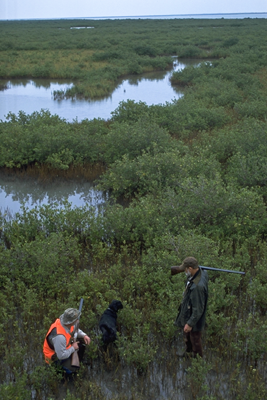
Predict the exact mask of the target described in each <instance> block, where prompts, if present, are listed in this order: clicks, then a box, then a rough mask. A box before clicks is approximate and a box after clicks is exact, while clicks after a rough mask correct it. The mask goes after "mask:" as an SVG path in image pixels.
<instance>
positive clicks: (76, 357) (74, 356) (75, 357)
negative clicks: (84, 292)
mask: <svg viewBox="0 0 267 400" xmlns="http://www.w3.org/2000/svg"><path fill="white" fill-rule="evenodd" d="M82 306H83V298H81V301H80V306H79V311H80V312H81V311H82ZM78 330H79V319H78V321H77V322H76V324H75V328H74V332H73V343H75V342H77V335H78ZM71 366H72V367H76V368H79V367H80V359H79V355H78V350H75V351H74V352H73V353H72V356H71Z"/></svg>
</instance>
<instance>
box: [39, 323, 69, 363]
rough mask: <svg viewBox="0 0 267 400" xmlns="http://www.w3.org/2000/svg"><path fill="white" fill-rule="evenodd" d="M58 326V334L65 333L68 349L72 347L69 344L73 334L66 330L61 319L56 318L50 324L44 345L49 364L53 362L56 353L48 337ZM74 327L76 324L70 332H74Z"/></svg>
mask: <svg viewBox="0 0 267 400" xmlns="http://www.w3.org/2000/svg"><path fill="white" fill-rule="evenodd" d="M54 328H56V330H57V335H63V336H65V339H66V349H69V348H70V347H71V344H68V343H69V342H70V339H71V334H70V333H68V332H66V331H65V329H64V328H63V326H62V325H61V322H60V319H59V318H58V319H56V321H55V322H54V323H53V324H52V325H51V326H50V328H49V331H48V332H47V334H46V337H45V340H44V345H43V353H44V357H45V362H47V363H48V364H50V363H51V361H52V357H53V355H54V354H55V350H53V349H51V347H50V346H49V344H48V341H47V337H48V335H49V334H50V332H51V331H52V330H53V329H54ZM73 329H74V326H72V327H71V328H70V332H71V333H72V332H73Z"/></svg>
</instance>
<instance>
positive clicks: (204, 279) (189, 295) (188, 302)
mask: <svg viewBox="0 0 267 400" xmlns="http://www.w3.org/2000/svg"><path fill="white" fill-rule="evenodd" d="M207 302H208V274H207V272H206V271H204V270H202V269H201V268H199V270H198V271H197V273H196V274H195V275H194V276H193V277H192V278H191V279H190V280H189V281H187V282H186V289H185V291H184V294H183V301H182V303H181V305H180V307H179V313H178V316H177V318H176V321H175V325H176V326H179V327H180V328H183V327H184V326H185V324H188V325H189V326H191V327H192V328H193V329H192V331H194V332H195V331H202V330H203V329H204V325H205V318H206V310H207Z"/></svg>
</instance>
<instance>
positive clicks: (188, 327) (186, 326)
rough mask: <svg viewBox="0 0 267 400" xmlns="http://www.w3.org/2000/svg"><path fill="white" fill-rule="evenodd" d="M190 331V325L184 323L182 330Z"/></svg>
mask: <svg viewBox="0 0 267 400" xmlns="http://www.w3.org/2000/svg"><path fill="white" fill-rule="evenodd" d="M191 331H192V327H191V326H189V325H187V324H185V326H184V332H185V333H188V332H191Z"/></svg>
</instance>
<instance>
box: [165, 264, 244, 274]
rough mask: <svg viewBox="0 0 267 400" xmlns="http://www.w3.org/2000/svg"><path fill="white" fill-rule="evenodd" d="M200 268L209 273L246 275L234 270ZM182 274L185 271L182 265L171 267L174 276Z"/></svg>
mask: <svg viewBox="0 0 267 400" xmlns="http://www.w3.org/2000/svg"><path fill="white" fill-rule="evenodd" d="M199 268H201V269H205V270H208V271H217V272H230V273H232V274H241V275H245V272H242V271H233V270H231V269H220V268H212V267H204V266H203V265H200V266H199ZM180 272H184V269H183V268H181V265H179V266H174V267H171V274H172V275H176V274H179V273H180Z"/></svg>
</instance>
